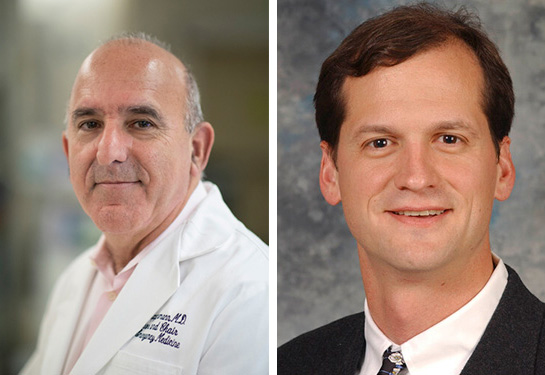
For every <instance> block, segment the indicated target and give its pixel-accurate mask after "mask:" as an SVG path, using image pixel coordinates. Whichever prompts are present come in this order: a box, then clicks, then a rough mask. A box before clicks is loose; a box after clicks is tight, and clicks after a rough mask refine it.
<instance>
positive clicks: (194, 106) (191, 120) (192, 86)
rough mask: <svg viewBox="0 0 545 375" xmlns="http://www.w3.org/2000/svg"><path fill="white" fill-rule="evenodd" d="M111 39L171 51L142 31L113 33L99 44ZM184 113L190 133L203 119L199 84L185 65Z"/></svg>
mask: <svg viewBox="0 0 545 375" xmlns="http://www.w3.org/2000/svg"><path fill="white" fill-rule="evenodd" d="M113 41H122V42H123V41H126V42H127V43H129V44H130V43H140V42H142V41H144V42H149V43H152V44H155V45H156V46H157V47H160V48H162V49H164V50H165V51H167V52H169V53H172V51H171V48H170V45H169V44H168V43H165V42H163V41H161V40H159V39H157V38H156V37H154V36H152V35H150V34H146V33H144V32H123V33H121V34H119V35H115V36H113V37H111V38H110V39H108V40H107V41H106V42H104V43H102V44H101V45H105V44H108V43H110V42H113ZM184 83H185V90H186V95H185V115H184V125H185V128H186V130H187V132H188V133H192V132H193V130H195V127H196V126H197V125H198V124H200V123H201V122H203V121H204V116H203V113H202V108H201V94H200V93H199V86H198V85H197V81H196V80H195V76H194V75H193V73H191V71H190V70H189V68H188V67H187V66H186V67H185V82H184Z"/></svg>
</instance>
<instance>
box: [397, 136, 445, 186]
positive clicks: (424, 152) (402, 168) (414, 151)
mask: <svg viewBox="0 0 545 375" xmlns="http://www.w3.org/2000/svg"><path fill="white" fill-rule="evenodd" d="M397 162H398V165H397V168H396V172H397V173H396V175H395V178H394V182H395V186H396V187H397V188H398V189H400V190H410V191H421V190H423V189H426V188H433V187H436V186H437V184H438V180H439V176H438V174H437V168H438V166H437V164H436V162H434V160H433V151H432V150H431V148H430V147H427V146H426V145H422V144H411V145H407V146H406V148H405V150H404V152H402V153H401V154H400V155H399V159H398V160H397Z"/></svg>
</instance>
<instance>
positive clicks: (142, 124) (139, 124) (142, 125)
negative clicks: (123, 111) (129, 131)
mask: <svg viewBox="0 0 545 375" xmlns="http://www.w3.org/2000/svg"><path fill="white" fill-rule="evenodd" d="M154 126H155V125H154V124H153V123H152V122H151V121H147V120H139V121H135V122H134V123H133V127H134V128H135V129H141V130H144V129H149V128H153V127H154Z"/></svg>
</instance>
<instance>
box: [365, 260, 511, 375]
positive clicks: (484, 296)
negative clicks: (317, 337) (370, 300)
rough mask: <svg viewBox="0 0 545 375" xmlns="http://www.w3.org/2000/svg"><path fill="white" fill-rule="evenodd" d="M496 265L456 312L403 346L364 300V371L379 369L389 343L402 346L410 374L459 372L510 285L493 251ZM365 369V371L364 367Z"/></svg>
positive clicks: (426, 374)
mask: <svg viewBox="0 0 545 375" xmlns="http://www.w3.org/2000/svg"><path fill="white" fill-rule="evenodd" d="M493 258H494V263H496V264H497V265H496V267H495V269H494V272H493V273H492V276H491V277H490V279H489V280H488V282H487V283H486V285H485V286H484V288H483V289H482V290H481V291H480V292H479V293H478V294H477V295H476V296H475V297H474V298H473V299H472V300H471V301H469V302H468V303H467V304H465V305H464V306H462V307H461V308H460V309H459V310H458V311H456V312H455V313H454V314H452V315H450V316H449V317H447V318H446V319H444V320H442V321H441V322H439V323H437V324H436V325H434V326H433V327H430V328H428V329H427V330H426V331H424V332H422V333H420V334H418V335H417V336H415V337H413V338H412V339H410V340H409V341H407V342H405V343H404V344H402V345H401V346H398V345H396V344H395V343H393V342H392V341H391V340H389V339H388V338H387V337H386V336H385V335H384V334H383V333H382V331H381V330H380V329H379V328H378V327H377V325H376V324H375V322H374V321H373V318H372V317H371V314H370V312H369V307H368V304H367V300H365V307H364V311H365V340H366V349H365V361H364V367H363V369H362V372H361V373H362V374H367V373H373V374H374V373H377V372H378V371H379V369H380V366H381V365H382V354H383V353H384V351H385V350H386V349H387V348H388V347H389V346H390V345H394V348H395V347H396V346H397V347H398V348H399V347H401V352H402V354H403V358H404V359H405V363H406V364H407V368H408V369H409V372H410V373H411V374H418V375H435V374H438V373H439V372H440V373H441V374H445V375H446V374H459V373H460V372H461V371H462V369H463V367H464V366H465V364H466V362H467V360H468V359H469V357H470V356H471V354H472V353H473V351H474V350H475V347H476V346H477V344H478V342H479V340H480V338H481V336H482V335H483V333H484V331H485V329H486V326H487V325H488V322H489V321H490V319H491V318H492V315H493V314H494V311H495V310H496V307H497V306H498V303H499V301H500V299H501V296H502V294H503V291H504V290H505V286H506V285H507V277H508V273H507V268H506V267H505V264H504V263H503V261H502V260H501V259H499V258H498V257H497V256H496V255H495V254H493ZM363 370H365V371H363Z"/></svg>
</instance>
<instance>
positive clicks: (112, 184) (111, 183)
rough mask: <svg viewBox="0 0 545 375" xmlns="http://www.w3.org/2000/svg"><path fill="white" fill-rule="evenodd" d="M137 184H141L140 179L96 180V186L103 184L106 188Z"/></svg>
mask: <svg viewBox="0 0 545 375" xmlns="http://www.w3.org/2000/svg"><path fill="white" fill-rule="evenodd" d="M135 184H140V181H139V180H137V181H117V180H106V181H98V182H95V187H97V186H101V187H105V188H123V187H129V186H132V185H135Z"/></svg>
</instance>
